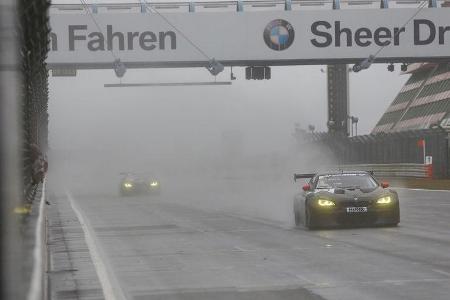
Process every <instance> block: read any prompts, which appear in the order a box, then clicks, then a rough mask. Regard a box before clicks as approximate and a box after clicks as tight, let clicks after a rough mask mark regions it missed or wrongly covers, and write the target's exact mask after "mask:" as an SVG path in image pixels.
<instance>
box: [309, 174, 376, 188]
mask: <svg viewBox="0 0 450 300" xmlns="http://www.w3.org/2000/svg"><path fill="white" fill-rule="evenodd" d="M377 186H378V184H377V183H376V182H375V180H374V179H373V178H372V177H371V176H369V175H368V174H337V175H334V174H333V175H322V176H319V180H318V181H317V187H316V188H317V189H329V188H343V189H373V188H375V187H377Z"/></svg>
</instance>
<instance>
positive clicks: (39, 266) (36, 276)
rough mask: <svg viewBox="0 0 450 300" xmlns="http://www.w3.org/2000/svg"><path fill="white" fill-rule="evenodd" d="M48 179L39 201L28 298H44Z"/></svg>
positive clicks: (29, 299)
mask: <svg viewBox="0 0 450 300" xmlns="http://www.w3.org/2000/svg"><path fill="white" fill-rule="evenodd" d="M45 183H46V181H45V180H44V183H43V184H42V195H41V202H40V203H39V215H38V219H37V222H36V231H35V235H34V249H33V271H32V273H31V282H30V289H29V290H28V295H27V299H28V300H39V299H41V298H42V274H43V267H44V265H43V262H42V256H43V249H42V241H43V240H44V236H43V233H42V228H43V227H44V207H45V186H46V184H45Z"/></svg>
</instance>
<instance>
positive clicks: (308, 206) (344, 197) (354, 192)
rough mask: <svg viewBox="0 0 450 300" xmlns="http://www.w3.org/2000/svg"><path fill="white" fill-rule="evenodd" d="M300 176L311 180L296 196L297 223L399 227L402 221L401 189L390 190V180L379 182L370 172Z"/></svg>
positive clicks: (311, 227)
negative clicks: (398, 191) (399, 192)
mask: <svg viewBox="0 0 450 300" xmlns="http://www.w3.org/2000/svg"><path fill="white" fill-rule="evenodd" d="M300 178H304V179H308V181H307V183H306V184H305V185H304V186H303V191H302V192H300V193H299V194H297V195H296V196H295V198H294V217H295V224H296V225H297V226H299V225H301V224H303V225H304V226H305V227H307V228H309V229H314V228H320V227H330V226H339V225H344V226H349V225H358V226H361V225H386V226H397V224H398V223H399V222H400V206H399V199H398V195H397V192H396V191H395V190H392V189H389V188H388V187H389V185H388V184H387V183H379V182H378V181H377V180H376V179H375V178H374V177H373V176H372V174H371V173H369V172H363V171H356V172H346V171H343V172H328V173H319V174H295V175H294V180H297V179H300Z"/></svg>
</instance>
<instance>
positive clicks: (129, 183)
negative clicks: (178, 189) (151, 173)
mask: <svg viewBox="0 0 450 300" xmlns="http://www.w3.org/2000/svg"><path fill="white" fill-rule="evenodd" d="M121 175H122V176H123V177H122V179H121V180H120V187H119V193H120V195H121V196H133V195H145V194H155V195H159V194H160V193H161V186H160V183H159V181H158V180H156V179H153V178H147V177H145V176H142V175H137V174H133V173H121Z"/></svg>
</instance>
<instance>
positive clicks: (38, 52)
mask: <svg viewBox="0 0 450 300" xmlns="http://www.w3.org/2000/svg"><path fill="white" fill-rule="evenodd" d="M49 7H50V1H48V0H34V1H28V0H20V1H18V16H19V24H18V40H19V47H20V49H19V60H20V64H21V76H22V78H21V86H20V98H21V100H22V101H21V113H22V118H21V120H22V126H21V128H22V141H23V150H22V158H23V163H22V168H23V169H22V174H23V200H24V204H25V205H31V203H32V202H33V199H34V197H35V196H36V192H37V188H38V184H36V180H33V171H34V170H33V163H34V162H35V157H34V156H36V151H38V152H40V153H45V152H46V150H47V147H48V140H47V129H48V112H47V107H48V71H47V67H46V63H45V60H46V58H47V53H48V50H49V49H48V45H49V32H50V28H49V18H48V9H49Z"/></svg>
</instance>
